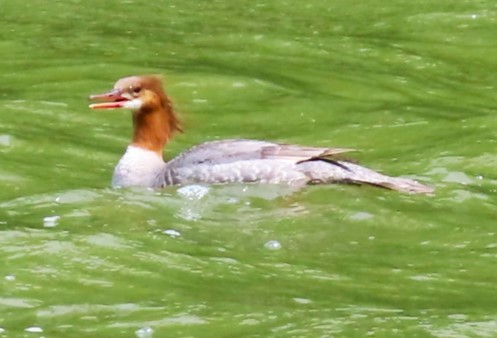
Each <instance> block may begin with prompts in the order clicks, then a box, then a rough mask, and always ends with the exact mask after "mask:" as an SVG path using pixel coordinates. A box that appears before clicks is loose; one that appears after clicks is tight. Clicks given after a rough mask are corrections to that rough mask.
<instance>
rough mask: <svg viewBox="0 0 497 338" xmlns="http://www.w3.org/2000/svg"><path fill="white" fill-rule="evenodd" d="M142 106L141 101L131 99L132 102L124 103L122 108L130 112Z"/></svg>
mask: <svg viewBox="0 0 497 338" xmlns="http://www.w3.org/2000/svg"><path fill="white" fill-rule="evenodd" d="M142 105H143V102H142V100H140V99H133V100H130V101H126V102H124V104H123V108H127V109H131V110H140V108H141V107H142Z"/></svg>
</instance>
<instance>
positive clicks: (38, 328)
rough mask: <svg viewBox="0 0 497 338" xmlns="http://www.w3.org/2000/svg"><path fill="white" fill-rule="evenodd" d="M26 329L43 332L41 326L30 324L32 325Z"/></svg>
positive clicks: (32, 331)
mask: <svg viewBox="0 0 497 338" xmlns="http://www.w3.org/2000/svg"><path fill="white" fill-rule="evenodd" d="M24 331H26V332H30V333H41V332H43V329H42V328H41V327H39V326H30V327H27V328H26V329H24Z"/></svg>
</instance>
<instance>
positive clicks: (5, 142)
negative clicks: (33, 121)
mask: <svg viewBox="0 0 497 338" xmlns="http://www.w3.org/2000/svg"><path fill="white" fill-rule="evenodd" d="M11 144H12V136H10V135H6V134H4V135H0V145H2V146H5V147H8V146H10V145H11Z"/></svg>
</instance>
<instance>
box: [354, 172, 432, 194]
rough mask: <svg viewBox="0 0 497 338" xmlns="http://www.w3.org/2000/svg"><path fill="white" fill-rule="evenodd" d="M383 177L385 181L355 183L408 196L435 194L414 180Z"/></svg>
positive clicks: (429, 188)
mask: <svg viewBox="0 0 497 338" xmlns="http://www.w3.org/2000/svg"><path fill="white" fill-rule="evenodd" d="M385 177H386V179H385V180H382V181H366V180H361V181H356V182H357V183H362V184H367V185H372V186H375V187H381V188H385V189H389V190H396V191H400V192H405V193H410V194H432V193H433V192H435V189H434V188H432V187H429V186H427V185H424V184H421V183H419V182H418V181H415V180H411V179H408V178H402V177H388V176H385Z"/></svg>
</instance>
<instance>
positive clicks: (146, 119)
mask: <svg viewBox="0 0 497 338" xmlns="http://www.w3.org/2000/svg"><path fill="white" fill-rule="evenodd" d="M133 129H134V132H133V140H132V142H131V144H132V145H134V146H136V147H140V148H143V149H147V150H151V151H154V152H156V153H157V155H159V157H161V158H162V149H163V148H164V146H165V145H166V143H167V142H168V141H169V138H170V136H171V134H172V130H171V128H170V121H169V116H168V114H167V112H166V111H164V109H162V108H160V107H156V108H152V109H142V110H140V111H138V112H133Z"/></svg>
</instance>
